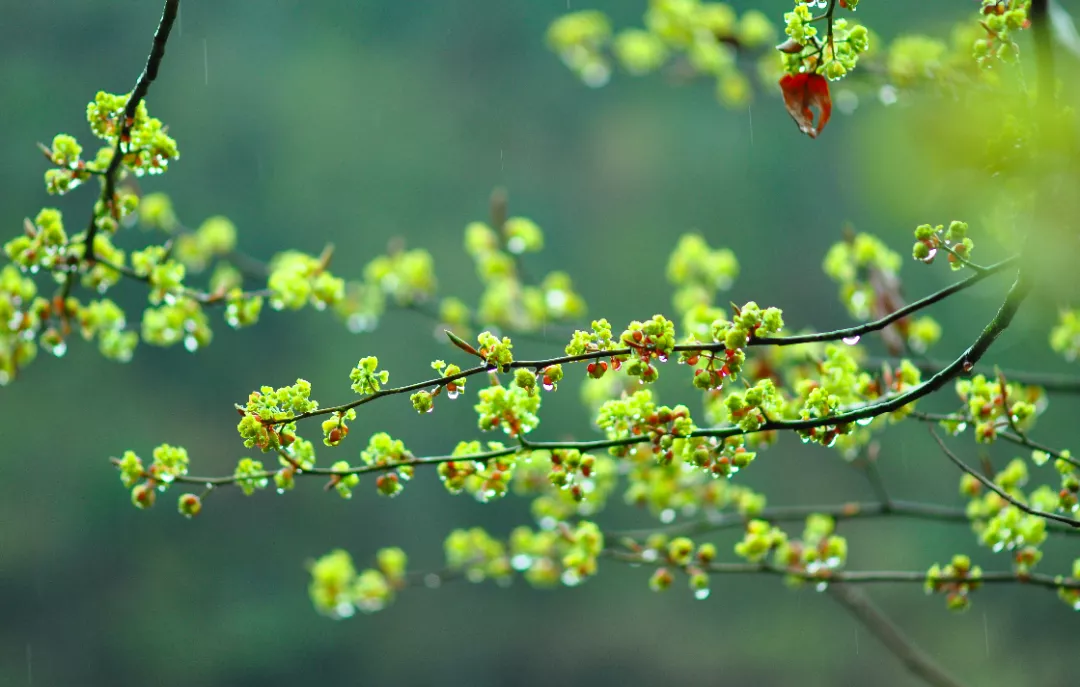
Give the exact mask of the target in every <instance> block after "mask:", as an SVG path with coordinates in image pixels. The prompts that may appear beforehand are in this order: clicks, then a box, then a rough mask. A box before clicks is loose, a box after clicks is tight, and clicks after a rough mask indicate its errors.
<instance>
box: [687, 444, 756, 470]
mask: <svg viewBox="0 0 1080 687" xmlns="http://www.w3.org/2000/svg"><path fill="white" fill-rule="evenodd" d="M745 443H746V442H745V439H744V438H743V437H728V438H726V439H723V440H718V439H716V438H715V437H695V438H693V439H690V440H687V441H685V442H683V460H684V461H686V462H687V463H690V464H691V465H695V466H697V467H699V468H701V469H702V470H704V471H705V472H707V473H708V474H710V475H712V476H713V477H724V478H727V477H731V476H732V475H734V474H735V473H736V472H738V471H739V470H742V469H743V468H745V467H746V466H747V465H749V464H750V463H751V462H753V460H754V458H756V457H757V454H756V453H754V452H753V451H747V450H746V446H745Z"/></svg>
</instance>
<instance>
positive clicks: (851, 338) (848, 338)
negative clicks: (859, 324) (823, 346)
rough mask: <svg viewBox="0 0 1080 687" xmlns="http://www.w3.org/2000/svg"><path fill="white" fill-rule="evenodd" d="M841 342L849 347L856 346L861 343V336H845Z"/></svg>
mask: <svg viewBox="0 0 1080 687" xmlns="http://www.w3.org/2000/svg"><path fill="white" fill-rule="evenodd" d="M841 341H843V342H844V343H846V344H847V345H848V346H854V345H855V344H857V343H859V336H858V335H855V336H845V337H844V338H843V339H841Z"/></svg>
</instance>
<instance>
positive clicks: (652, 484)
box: [621, 439, 765, 523]
mask: <svg viewBox="0 0 1080 687" xmlns="http://www.w3.org/2000/svg"><path fill="white" fill-rule="evenodd" d="M739 447H740V443H739V442H738V441H737V440H734V441H730V442H725V443H724V445H723V447H712V446H710V450H712V451H714V452H715V456H713V457H712V460H713V467H706V466H707V465H708V463H706V464H705V465H698V464H697V463H696V462H695V460H696V458H695V455H694V452H695V449H696V448H697V446H696V439H693V440H681V439H680V440H676V442H675V444H674V445H673V448H674V458H673V459H672V460H671V462H670V463H667V462H663V461H659V460H657V458H656V455H655V454H654V453H653V452H652V451H651V450H649V449H645V448H639V447H635V448H634V449H632V450H630V451H627V452H626V454H625V455H624V456H623V458H622V459H621V460H623V461H625V462H627V463H629V465H630V470H629V471H628V472H627V474H626V482H627V484H626V491H625V494H624V499H625V501H626V502H627V503H629V504H631V505H635V506H638V507H645V508H648V509H649V511H650V512H652V513H653V514H654V515H656V516H657V517H658V518H659V519H660V521H661V522H664V523H669V522H672V521H673V520H674V519H675V518H676V516H677V515H678V514H683V515H686V516H688V517H689V516H692V515H694V514H695V513H697V512H700V511H703V510H704V511H707V512H713V511H716V510H720V509H722V508H726V507H729V506H730V507H733V508H734V510H735V511H737V512H738V513H740V514H741V515H743V516H746V517H752V516H754V515H756V514H757V513H759V512H760V511H761V509H763V508H764V507H765V497H764V496H763V495H761V494H758V493H755V492H754V491H752V490H750V489H747V488H746V487H742V486H739V485H735V484H731V483H730V482H728V481H727V480H726V479H725V480H722V479H715V477H719V476H720V473H717V472H714V471H713V468H714V467H715V466H716V465H717V464H719V465H720V466H722V467H721V472H722V470H723V469H724V467H723V466H724V463H723V459H724V458H728V460H729V461H730V463H731V465H730V467H729V468H728V469H731V470H733V468H734V465H735V463H736V462H738V463H740V464H742V463H744V462H747V459H748V458H749V456H748V455H746V453H749V452H740V451H739ZM743 447H744V448H745V446H744V445H743ZM698 458H700V456H698Z"/></svg>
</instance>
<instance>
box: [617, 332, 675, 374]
mask: <svg viewBox="0 0 1080 687" xmlns="http://www.w3.org/2000/svg"><path fill="white" fill-rule="evenodd" d="M619 342H620V343H621V344H622V345H623V346H626V347H627V348H629V349H631V350H632V351H633V356H632V357H631V359H630V362H629V363H627V365H626V369H625V372H626V374H627V375H629V376H631V377H637V378H638V380H639V381H640V382H641V383H642V384H650V383H652V382H655V381H656V380H657V379H659V378H660V371H659V370H658V369H657V368H656V366H655V365H653V364H652V360H653V358H655V359H656V360H657V361H659V362H661V363H663V362H667V360H668V358H670V357H671V355H672V353H673V352H674V351H675V323H674V322H672V321H671V320H669V319H667V318H666V317H664V316H663V315H653V317H652V319H651V320H646V321H644V322H638V321H637V320H634V321H633V322H631V323H630V326H629V327H627V328H626V329H625V330H624V331H623V333H622V335H620V337H619Z"/></svg>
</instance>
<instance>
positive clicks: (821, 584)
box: [814, 582, 829, 592]
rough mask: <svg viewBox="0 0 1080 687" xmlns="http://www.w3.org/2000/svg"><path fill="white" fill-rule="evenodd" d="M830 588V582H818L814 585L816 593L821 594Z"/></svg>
mask: <svg viewBox="0 0 1080 687" xmlns="http://www.w3.org/2000/svg"><path fill="white" fill-rule="evenodd" d="M828 588H829V583H828V582H818V583H817V584H815V585H814V589H815V590H816V591H819V592H823V591H825V590H826V589H828Z"/></svg>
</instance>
